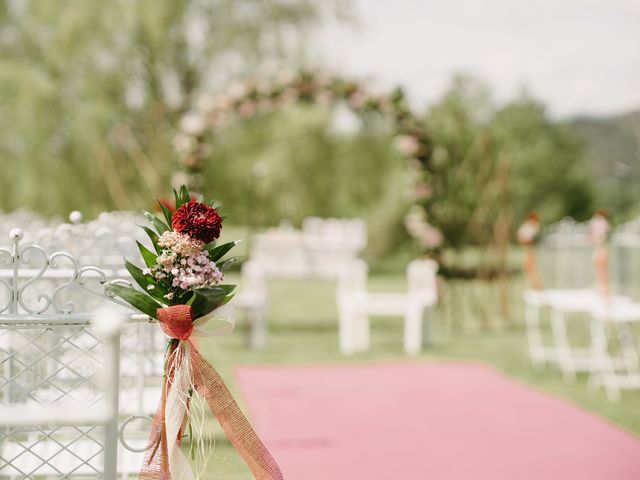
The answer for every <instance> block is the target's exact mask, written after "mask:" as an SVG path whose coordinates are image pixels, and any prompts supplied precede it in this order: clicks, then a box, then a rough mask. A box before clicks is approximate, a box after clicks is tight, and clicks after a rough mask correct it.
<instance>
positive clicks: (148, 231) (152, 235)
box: [141, 226, 162, 253]
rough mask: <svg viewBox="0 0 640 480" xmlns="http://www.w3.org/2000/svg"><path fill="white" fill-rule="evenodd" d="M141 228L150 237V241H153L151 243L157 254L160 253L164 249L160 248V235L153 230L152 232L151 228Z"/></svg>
mask: <svg viewBox="0 0 640 480" xmlns="http://www.w3.org/2000/svg"><path fill="white" fill-rule="evenodd" d="M141 228H142V229H143V230H144V231H145V233H146V234H147V235H148V237H149V239H150V240H151V243H152V244H153V248H154V249H155V251H156V252H157V253H160V252H161V251H162V249H161V248H160V247H159V246H158V238H159V236H158V234H157V233H156V232H154V231H153V230H151V229H150V228H149V227H146V226H141Z"/></svg>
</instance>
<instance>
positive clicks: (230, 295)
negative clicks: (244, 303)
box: [222, 293, 236, 305]
mask: <svg viewBox="0 0 640 480" xmlns="http://www.w3.org/2000/svg"><path fill="white" fill-rule="evenodd" d="M235 296H236V294H235V293H230V294H229V295H227V296H226V297H224V302H223V303H222V304H223V305H226V304H227V303H229V302H230V301H231V299H232V298H233V297H235Z"/></svg>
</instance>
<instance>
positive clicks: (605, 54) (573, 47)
mask: <svg viewBox="0 0 640 480" xmlns="http://www.w3.org/2000/svg"><path fill="white" fill-rule="evenodd" d="M352 1H353V12H354V17H355V21H354V22H349V23H339V22H330V23H328V24H327V25H326V26H325V27H322V29H321V30H320V31H319V33H318V34H317V36H316V37H315V39H314V40H313V41H314V45H315V48H314V50H315V51H316V52H317V59H316V61H318V62H320V64H321V65H324V66H326V67H328V68H329V69H330V70H332V71H338V72H341V73H343V74H348V75H355V76H357V77H358V78H363V79H367V80H369V81H370V82H372V83H373V84H374V85H377V86H378V87H379V88H390V87H393V86H395V85H402V86H404V87H405V89H406V90H407V92H408V94H409V96H410V98H411V100H412V101H414V102H416V103H417V104H418V105H419V106H424V105H428V104H429V103H433V102H434V101H435V100H436V99H437V98H438V97H439V95H441V94H442V93H443V91H444V90H445V88H446V86H447V85H448V83H449V82H450V80H451V77H452V75H453V74H455V73H457V72H462V73H468V74H472V75H474V76H476V77H478V78H479V79H481V80H483V81H484V82H486V83H487V84H488V85H489V87H490V88H491V90H492V92H493V93H494V96H495V98H496V101H497V102H503V101H506V100H508V99H510V98H513V97H514V96H516V95H518V94H519V93H520V92H522V91H523V89H526V91H528V92H529V93H530V94H532V95H533V96H535V97H536V98H538V99H540V100H542V101H544V102H545V103H546V104H547V105H548V108H549V111H550V112H551V114H552V115H554V116H557V117H572V116H577V115H612V114H618V113H624V112H627V111H630V110H634V109H638V108H640V0H529V1H523V0H352Z"/></svg>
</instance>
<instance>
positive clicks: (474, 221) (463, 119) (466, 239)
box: [425, 75, 595, 247]
mask: <svg viewBox="0 0 640 480" xmlns="http://www.w3.org/2000/svg"><path fill="white" fill-rule="evenodd" d="M425 122H426V123H427V126H428V129H429V131H430V132H431V133H432V136H433V141H434V146H435V151H434V158H433V162H434V165H435V168H436V169H437V172H438V173H437V175H436V176H437V177H438V181H437V183H436V186H437V187H438V188H440V189H442V192H444V196H443V198H442V200H441V201H440V202H438V205H435V206H434V208H433V212H432V217H433V218H432V220H431V221H432V222H433V223H434V224H435V225H438V226H439V227H440V228H441V229H442V231H443V233H444V235H445V238H447V239H449V241H448V246H451V247H460V246H462V245H474V244H475V245H490V244H492V243H495V240H496V239H495V225H496V222H498V221H499V219H501V221H504V222H507V223H508V229H509V230H510V232H511V233H513V231H514V229H515V228H516V227H517V226H518V225H519V223H520V222H522V221H523V220H524V218H525V217H526V215H527V214H528V213H529V212H530V211H532V210H537V211H538V213H539V214H540V215H541V217H542V221H543V222H544V223H551V222H554V221H557V220H559V219H560V218H562V217H563V216H566V215H570V216H573V217H574V218H576V219H578V220H585V219H587V218H589V216H590V215H591V214H592V213H593V210H594V204H595V192H594V189H593V187H592V179H591V178H590V175H589V165H588V163H587V162H586V158H585V155H584V151H583V146H582V143H581V141H580V140H579V139H578V138H577V136H576V135H575V134H574V133H573V132H572V131H571V130H570V128H569V127H568V126H567V125H566V124H565V123H562V122H558V121H553V120H551V119H550V118H549V117H548V116H547V115H546V112H545V108H544V106H543V105H542V104H541V103H539V102H537V101H535V100H534V99H532V98H529V97H527V96H522V97H521V98H517V99H515V100H512V101H510V102H508V103H507V104H505V105H503V106H496V105H495V104H494V102H493V101H492V99H491V95H490V91H489V88H488V87H487V86H486V85H484V84H483V83H482V82H479V81H478V80H476V79H474V78H472V77H469V76H465V75H458V76H456V77H455V78H454V79H453V81H452V83H451V85H450V86H449V88H448V90H447V91H446V92H445V94H444V96H443V97H442V99H441V100H440V101H439V102H437V103H436V104H435V105H433V106H432V107H431V109H430V110H429V111H428V112H427V116H426V118H425ZM505 215H506V216H505Z"/></svg>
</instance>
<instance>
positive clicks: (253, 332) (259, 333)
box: [247, 307, 267, 350]
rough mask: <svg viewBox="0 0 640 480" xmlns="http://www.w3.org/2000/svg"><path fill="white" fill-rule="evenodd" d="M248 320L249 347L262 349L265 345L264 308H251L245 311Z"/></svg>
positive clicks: (265, 325)
mask: <svg viewBox="0 0 640 480" xmlns="http://www.w3.org/2000/svg"><path fill="white" fill-rule="evenodd" d="M247 318H248V320H249V348H251V349H252V350H262V349H264V348H265V347H266V345H267V322H266V318H265V314H264V309H263V308H261V307H257V308H252V309H251V310H249V311H248V312H247Z"/></svg>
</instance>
